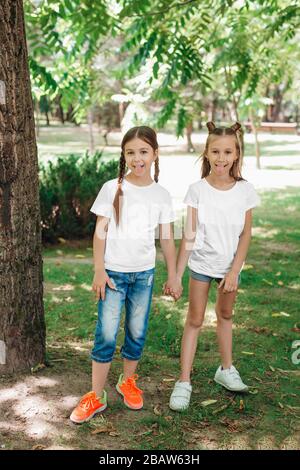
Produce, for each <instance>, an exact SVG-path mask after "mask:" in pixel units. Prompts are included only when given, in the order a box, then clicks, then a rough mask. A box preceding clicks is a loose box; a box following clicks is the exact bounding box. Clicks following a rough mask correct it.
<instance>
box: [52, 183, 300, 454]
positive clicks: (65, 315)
mask: <svg viewBox="0 0 300 470" xmlns="http://www.w3.org/2000/svg"><path fill="white" fill-rule="evenodd" d="M261 198H262V205H261V206H260V207H259V208H257V209H256V210H255V211H254V235H253V240H252V243H251V247H250V251H249V255H248V258H247V263H246V266H245V269H244V271H243V273H242V283H241V286H240V292H239V294H238V298H237V302H236V306H235V316H234V324H235V328H234V363H235V365H236V366H237V368H238V369H239V370H240V372H241V374H242V377H243V378H244V380H245V382H246V383H248V384H249V385H250V386H251V388H250V390H251V393H250V394H247V395H244V396H241V395H238V394H232V393H230V392H227V391H226V390H224V389H222V388H221V387H220V386H218V385H216V384H215V383H214V382H213V381H212V378H213V376H214V373H215V370H216V368H217V366H218V365H219V357H218V353H217V341H216V334H215V328H213V327H212V326H208V327H206V328H204V330H203V332H202V334H201V335H200V337H199V343H198V350H197V354H196V359H195V363H194V367H193V377H192V381H193V390H194V392H193V395H192V401H191V406H190V409H189V411H188V412H185V413H182V414H176V413H173V412H171V411H170V410H169V409H168V406H167V404H168V400H169V396H170V393H171V390H172V386H173V384H174V381H170V380H172V379H173V380H174V379H176V378H177V376H178V372H179V355H180V341H181V335H182V330H183V323H184V318H185V315H186V311H187V302H188V275H187V273H186V274H185V276H184V281H183V282H184V294H183V296H182V298H181V299H180V300H179V301H178V302H177V303H176V304H175V303H173V302H168V301H166V299H165V298H164V297H163V296H162V294H161V288H162V284H163V282H164V281H165V279H166V269H165V266H164V264H163V263H162V262H158V263H157V270H156V279H155V288H154V297H153V305H152V314H151V319H150V324H149V331H148V337H147V343H146V347H145V351H144V355H143V359H142V361H141V363H140V366H139V374H140V375H141V377H142V378H143V377H150V379H151V382H150V383H151V390H152V392H151V393H150V389H149V391H148V393H149V395H148V402H146V403H145V410H144V411H143V412H142V414H140V415H138V414H133V415H134V416H133V415H132V414H130V412H128V410H122V406H116V408H114V409H111V411H110V413H112V414H113V413H118V414H119V415H120V414H122V413H124V414H125V416H126V417H127V416H128V419H127V418H125V419H121V421H120V420H119V421H118V423H119V424H118V426H119V431H120V432H121V433H122V436H125V437H124V439H126V438H127V437H126V436H128V435H129V436H133V435H134V436H135V438H134V439H131V438H129V437H128V448H136V449H189V448H195V449H201V448H214V447H215V448H222V447H224V448H230V446H232V445H237V444H236V443H237V442H239V441H240V442H241V446H242V447H243V446H244V447H245V446H246V447H247V448H259V446H265V447H268V446H271V447H272V446H273V448H276V447H279V446H280V445H282V443H283V441H284V439H286V438H292V437H293V436H294V435H295V432H297V430H298V431H299V423H298V424H297V421H299V416H300V408H299V407H300V403H299V373H300V369H299V367H300V366H299V365H296V364H293V363H292V360H291V355H292V352H293V349H292V343H293V341H294V340H296V339H299V327H300V324H299V291H300V275H299V265H300V245H299V242H300V217H299V215H300V214H299V212H300V193H299V190H297V189H295V188H290V189H288V190H285V191H284V192H281V191H268V192H264V193H262V194H261ZM85 243H86V242H85ZM85 243H83V244H82V245H81V246H79V247H77V248H74V246H73V247H71V248H70V247H68V246H65V245H60V246H59V247H53V248H49V247H48V248H47V249H46V251H45V255H46V256H45V258H44V275H45V282H46V287H47V288H48V289H47V292H46V293H45V302H46V303H45V306H46V307H45V308H46V319H47V328H48V359H49V361H50V363H51V360H52V359H53V358H54V357H56V356H55V355H56V352H55V351H56V350H55V349H53V345H54V344H56V345H57V344H58V345H59V344H60V345H61V346H62V347H63V346H64V349H63V351H64V352H63V354H64V356H63V357H65V358H66V361H67V363H56V366H55V367H56V368H57V370H62V371H63V368H64V367H70V366H74V367H81V368H83V369H84V370H86V373H87V381H88V380H89V375H88V374H89V370H90V362H89V357H88V351H89V348H90V346H91V344H92V341H93V334H94V328H95V324H96V319H97V317H96V311H97V306H96V304H95V300H94V298H93V296H92V293H91V292H90V291H89V290H88V286H90V285H91V282H92V275H93V272H92V271H93V270H92V265H91V264H84V263H79V262H78V263H76V262H74V263H70V262H67V261H68V258H69V257H70V256H71V255H73V257H75V256H76V255H78V254H80V255H81V256H86V257H88V256H91V251H90V250H88V248H89V247H88V246H87V245H86V244H85ZM57 249H59V250H60V253H59V254H57ZM58 256H59V257H60V259H59V260H57V257H58ZM53 257H55V260H53V259H51V258H53ZM78 259H79V258H78ZM75 260H76V258H75ZM59 286H65V287H66V288H68V286H69V288H71V289H72V290H53V288H57V287H59ZM215 297H216V292H215V287H214V288H212V289H211V291H210V295H209V304H208V309H213V306H214V301H215ZM282 312H284V313H283V314H282ZM274 314H275V315H274ZM278 314H279V316H278ZM123 334H124V333H123V331H122V329H121V332H120V335H119V338H118V345H119V346H120V345H121V343H122V339H123ZM72 341H73V342H74V341H75V342H78V343H80V344H82V345H83V346H85V347H86V352H80V353H79V352H78V353H76V352H74V350H72V349H71V348H69V346H68V344H69V343H70V342H72ZM249 353H250V354H249ZM120 368H121V361H120V360H119V355H118V354H117V355H116V361H115V362H114V363H113V367H112V371H111V380H115V379H116V378H117V376H118V373H119V372H120ZM164 379H166V380H164ZM149 387H150V385H149ZM144 389H145V393H147V383H145V384H144ZM150 395H151V399H149V396H150ZM146 396H147V395H146ZM207 399H214V400H217V402H216V403H215V404H213V405H211V406H207V407H203V406H202V405H201V402H202V401H203V400H207ZM151 400H152V401H151ZM240 400H243V407H244V408H243V409H242V410H240V406H241V403H240ZM154 405H157V406H158V410H156V414H155V412H154V411H153V406H154ZM132 416H133V417H132ZM85 432H86V433H87V434H88V433H89V432H90V428H89V427H88V426H83V427H82V428H81V430H80V435H81V434H82V433H85ZM78 433H79V431H78ZM128 433H129V434H128ZM266 442H267V443H266ZM82 445H83V446H84V445H85V444H82Z"/></svg>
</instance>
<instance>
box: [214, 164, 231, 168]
mask: <svg viewBox="0 0 300 470" xmlns="http://www.w3.org/2000/svg"><path fill="white" fill-rule="evenodd" d="M215 166H216V167H218V168H225V167H226V166H228V163H225V164H222V163H215Z"/></svg>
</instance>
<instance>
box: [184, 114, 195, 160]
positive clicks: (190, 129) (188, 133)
mask: <svg viewBox="0 0 300 470" xmlns="http://www.w3.org/2000/svg"><path fill="white" fill-rule="evenodd" d="M185 131H186V139H187V146H186V149H187V151H188V152H189V153H194V152H195V147H194V145H193V142H192V132H193V123H192V122H189V123H188V124H187V126H186V128H185Z"/></svg>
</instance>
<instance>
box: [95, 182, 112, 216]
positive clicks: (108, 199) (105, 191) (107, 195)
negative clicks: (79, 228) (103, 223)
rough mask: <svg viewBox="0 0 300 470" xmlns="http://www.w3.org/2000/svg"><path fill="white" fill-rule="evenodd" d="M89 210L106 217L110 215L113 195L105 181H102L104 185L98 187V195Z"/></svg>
mask: <svg viewBox="0 0 300 470" xmlns="http://www.w3.org/2000/svg"><path fill="white" fill-rule="evenodd" d="M90 211H91V212H93V213H94V214H96V215H102V216H104V217H108V218H111V217H112V214H113V197H112V194H111V191H110V190H109V186H108V184H107V183H104V185H103V186H102V188H101V189H100V191H99V193H98V196H97V197H96V199H95V201H94V204H93V205H92V207H91V208H90Z"/></svg>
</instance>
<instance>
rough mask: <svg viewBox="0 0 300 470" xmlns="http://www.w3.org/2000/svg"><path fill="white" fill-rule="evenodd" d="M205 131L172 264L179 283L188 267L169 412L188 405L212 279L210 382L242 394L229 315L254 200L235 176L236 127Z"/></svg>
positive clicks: (239, 147)
mask: <svg viewBox="0 0 300 470" xmlns="http://www.w3.org/2000/svg"><path fill="white" fill-rule="evenodd" d="M207 127H208V131H209V135H208V138H207V141H206V145H205V149H204V152H203V154H202V176H201V180H200V181H197V182H196V183H194V184H192V185H190V187H189V189H188V192H187V194H186V197H185V199H184V202H185V203H186V204H187V222H186V227H185V233H184V236H183V239H182V242H181V245H180V249H179V254H178V260H177V277H178V282H180V283H181V278H182V275H183V273H184V270H185V267H186V264H187V262H188V266H189V269H190V290H189V309H188V314H187V318H186V322H185V327H184V333H183V338H182V343H181V359H180V362H181V375H180V378H179V380H178V381H177V382H176V384H175V387H174V389H173V392H172V394H171V397H170V403H169V406H170V408H171V409H172V410H175V411H182V410H184V409H186V408H188V406H189V402H190V396H191V392H192V385H191V381H190V374H191V369H192V365H193V360H194V356H195V352H196V348H197V340H198V335H199V332H200V329H201V326H202V323H203V319H204V314H205V309H206V305H207V299H208V292H209V288H210V284H211V282H212V281H213V280H215V281H216V282H217V283H218V289H217V301H216V305H215V311H216V315H217V337H218V342H219V349H220V354H221V365H220V367H219V368H218V369H217V371H216V374H215V377H214V380H215V382H217V383H218V384H220V385H222V386H223V387H225V388H226V389H228V390H231V391H235V392H245V391H247V389H248V387H247V385H245V384H244V383H243V382H242V379H241V377H240V375H239V372H238V371H237V369H236V368H235V367H234V366H233V365H232V313H233V305H234V302H235V298H236V294H237V288H238V284H239V280H240V271H241V270H242V267H243V264H244V261H245V258H246V255H247V251H248V247H249V243H250V239H251V219H252V214H251V213H252V208H254V207H255V206H256V205H257V204H258V203H259V198H258V196H257V194H256V192H255V189H254V187H253V186H252V184H250V183H248V182H247V181H245V180H244V179H243V178H242V176H241V164H242V157H243V139H242V130H241V125H240V124H239V123H238V122H237V123H235V124H234V125H233V126H231V127H225V128H224V127H216V126H215V124H214V123H213V122H209V123H207ZM170 292H171V291H170ZM171 293H172V292H171ZM175 297H176V293H175Z"/></svg>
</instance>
